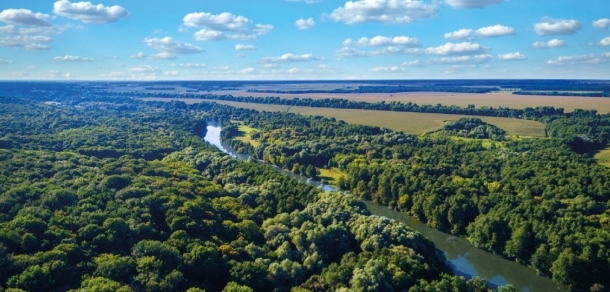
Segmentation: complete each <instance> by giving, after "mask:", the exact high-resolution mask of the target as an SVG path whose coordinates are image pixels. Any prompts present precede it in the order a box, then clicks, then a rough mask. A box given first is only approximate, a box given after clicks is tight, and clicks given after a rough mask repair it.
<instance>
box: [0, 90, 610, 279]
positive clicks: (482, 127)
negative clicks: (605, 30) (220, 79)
mask: <svg viewBox="0 0 610 292" xmlns="http://www.w3.org/2000/svg"><path fill="white" fill-rule="evenodd" d="M34 99H35V100H38V98H37V97H35V98H34ZM55 101H57V102H61V103H62V105H60V106H56V105H47V104H43V103H39V102H36V101H30V100H24V99H16V98H6V97H5V98H0V103H1V105H2V107H0V111H1V115H0V126H1V127H0V131H2V132H0V148H1V149H0V151H1V152H0V164H1V171H2V175H1V176H0V178H1V181H0V262H1V263H2V264H1V265H0V269H3V270H1V271H0V275H2V276H0V287H2V288H4V289H13V290H12V291H19V290H14V289H22V290H25V291H47V290H56V291H67V290H74V291H89V290H91V291H117V290H119V289H121V291H140V290H146V291H173V290H184V291H186V290H189V291H201V290H205V291H270V290H276V291H326V290H334V291H339V290H341V291H346V289H351V290H354V291H393V290H397V291H400V290H407V291H488V288H486V287H485V283H484V282H483V281H482V280H481V279H478V278H473V279H471V280H468V281H467V280H465V279H464V278H461V277H456V276H452V275H451V270H450V269H449V268H448V267H447V266H446V265H445V263H444V262H443V260H442V255H439V254H438V252H437V251H436V250H435V249H434V246H433V245H432V244H431V243H430V242H429V241H428V240H426V239H425V238H424V237H423V236H421V235H420V234H418V233H417V232H415V231H413V230H412V229H410V228H409V227H407V226H405V225H403V224H400V223H397V222H392V221H388V220H386V219H383V218H379V217H371V216H369V214H368V211H366V208H365V207H364V205H363V204H362V202H360V201H359V200H357V199H356V198H354V197H350V196H347V195H343V194H341V193H321V192H320V191H319V190H318V189H314V188H312V187H308V186H304V185H299V184H298V183H297V182H296V181H295V180H294V179H290V178H288V177H286V176H283V175H281V174H279V173H277V172H276V171H274V170H273V168H271V167H270V166H269V165H267V164H270V165H277V166H279V167H282V168H284V169H286V170H289V171H293V172H296V173H301V174H304V175H307V176H311V177H315V176H316V175H317V174H318V171H317V170H320V169H330V168H335V169H339V170H340V171H341V172H342V173H344V176H343V177H341V178H340V179H339V180H338V181H337V182H336V184H337V185H338V186H340V187H341V188H342V189H344V190H349V191H351V192H352V193H353V194H354V195H356V196H358V197H360V198H363V199H369V200H372V201H373V202H376V203H378V204H383V205H387V206H388V207H390V208H393V209H396V210H399V211H402V212H405V213H408V214H411V215H413V216H415V217H417V218H418V219H419V220H421V221H422V222H425V223H427V224H428V225H430V226H432V227H434V228H437V229H440V230H443V231H446V232H449V233H453V234H455V235H458V236H464V237H467V238H468V239H469V240H470V241H471V242H472V243H473V244H475V245H476V246H478V247H480V248H482V249H485V250H488V251H490V252H493V253H495V254H499V255H502V256H503V257H506V258H508V259H511V260H515V261H517V262H519V263H521V264H524V265H528V266H531V267H532V268H534V269H536V270H537V271H538V272H539V273H540V274H542V275H546V276H549V277H552V279H553V280H555V281H556V282H558V283H561V284H564V285H566V286H568V287H569V288H571V289H572V290H574V291H605V289H606V288H605V287H610V282H609V280H608V279H607V277H605V275H607V274H609V273H610V261H609V260H610V252H609V251H608V246H609V244H610V211H609V210H610V200H609V199H610V197H609V196H610V191H609V190H610V181H609V180H610V176H609V174H610V173H609V170H608V169H607V168H605V167H603V166H600V165H597V164H596V162H595V161H594V160H593V159H592V158H590V157H589V156H588V155H587V154H586V152H588V151H590V150H591V149H600V148H603V147H606V146H607V145H608V141H609V140H608V137H610V136H609V135H610V133H609V132H608V131H610V117H609V116H608V115H599V114H597V113H595V112H591V111H575V112H574V114H572V115H569V116H568V115H564V116H558V115H555V113H554V112H549V114H550V115H548V116H547V115H543V114H542V115H541V116H540V118H541V120H544V121H545V122H546V123H547V133H548V135H549V138H546V139H506V137H505V136H504V132H503V130H502V129H499V128H496V127H493V126H491V125H488V124H485V123H484V122H482V121H481V120H479V119H462V120H459V121H455V122H453V123H448V124H447V125H446V126H445V127H444V128H442V129H440V130H439V131H437V132H434V133H430V134H427V135H423V136H414V135H407V134H404V133H402V132H397V131H392V130H389V129H385V128H378V127H370V126H362V125H351V124H347V123H345V122H343V121H337V120H335V119H328V118H323V117H319V116H317V117H316V116H313V117H305V116H300V115H296V114H288V113H269V112H262V113H259V112H257V111H254V110H247V109H237V108H232V107H229V106H224V105H219V104H215V103H198V104H192V105H187V104H186V103H183V102H177V101H172V102H160V101H157V102H142V101H139V100H137V99H131V98H128V97H122V98H110V97H104V96H98V97H90V98H80V97H79V98H69V97H65V96H64V97H59V98H57V99H55ZM75 106H76V107H75ZM209 119H212V120H216V121H220V122H222V123H224V124H225V125H226V126H225V128H224V131H223V139H225V140H231V139H232V138H234V137H235V136H237V135H239V134H240V133H239V131H238V130H237V129H236V128H235V124H232V123H230V121H240V122H241V123H243V124H245V125H248V126H249V127H252V128H254V129H256V133H255V134H254V135H253V136H252V137H250V138H252V139H255V140H256V141H257V142H258V146H256V147H254V146H252V145H249V144H244V142H242V141H237V142H236V141H233V142H231V143H234V145H238V146H241V147H240V148H241V149H242V151H244V152H247V153H250V154H251V155H253V156H254V157H255V158H257V159H260V160H263V161H264V162H265V163H264V164H260V163H257V162H256V161H248V162H241V161H238V160H236V159H233V158H231V157H229V156H227V155H224V154H221V153H219V152H218V151H217V150H216V149H214V148H213V147H212V146H210V145H208V144H205V143H204V142H203V141H202V140H201V139H200V138H199V134H200V133H201V132H202V131H204V129H205V121H206V120H209ZM236 148H237V147H236ZM382 227H383V228H382ZM206 259H208V260H206ZM209 259H214V260H209ZM194 267H198V268H197V269H195V268H194ZM49 287H51V288H49ZM198 289H200V290H198ZM499 290H500V291H511V288H510V287H501V288H499ZM9 291H11V290H9Z"/></svg>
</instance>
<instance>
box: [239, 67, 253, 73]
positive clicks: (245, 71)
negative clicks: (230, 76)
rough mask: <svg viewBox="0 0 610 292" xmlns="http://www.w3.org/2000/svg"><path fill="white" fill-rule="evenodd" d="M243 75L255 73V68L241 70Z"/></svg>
mask: <svg viewBox="0 0 610 292" xmlns="http://www.w3.org/2000/svg"><path fill="white" fill-rule="evenodd" d="M241 73H243V74H252V73H254V68H252V67H250V68H246V69H244V70H241Z"/></svg>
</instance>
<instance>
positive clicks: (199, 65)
mask: <svg viewBox="0 0 610 292" xmlns="http://www.w3.org/2000/svg"><path fill="white" fill-rule="evenodd" d="M178 66H180V67H182V68H186V69H202V68H205V67H207V65H206V64H191V63H188V64H180V65H178Z"/></svg>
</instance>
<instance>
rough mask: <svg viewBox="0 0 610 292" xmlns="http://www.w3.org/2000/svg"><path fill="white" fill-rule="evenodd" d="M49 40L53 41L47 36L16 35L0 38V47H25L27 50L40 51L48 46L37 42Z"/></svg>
mask: <svg viewBox="0 0 610 292" xmlns="http://www.w3.org/2000/svg"><path fill="white" fill-rule="evenodd" d="M51 41H53V39H52V38H50V37H48V36H42V35H37V36H28V35H18V36H10V37H2V38H0V47H13V48H25V49H26V50H28V51H41V50H48V49H50V47H49V46H45V45H41V44H38V43H48V42H51Z"/></svg>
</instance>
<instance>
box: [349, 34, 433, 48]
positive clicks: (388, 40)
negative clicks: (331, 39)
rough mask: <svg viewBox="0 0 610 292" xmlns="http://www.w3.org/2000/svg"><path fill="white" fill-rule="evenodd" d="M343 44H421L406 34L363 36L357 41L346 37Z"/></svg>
mask: <svg viewBox="0 0 610 292" xmlns="http://www.w3.org/2000/svg"><path fill="white" fill-rule="evenodd" d="M343 45H344V46H349V45H357V46H388V45H396V46H408V47H418V46H421V42H420V41H419V40H418V39H416V38H410V37H406V36H397V37H393V38H392V37H384V36H376V37H374V38H372V39H369V38H366V37H363V38H361V39H359V40H358V41H353V40H352V39H347V40H345V41H344V42H343Z"/></svg>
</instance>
